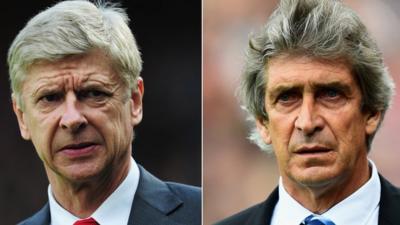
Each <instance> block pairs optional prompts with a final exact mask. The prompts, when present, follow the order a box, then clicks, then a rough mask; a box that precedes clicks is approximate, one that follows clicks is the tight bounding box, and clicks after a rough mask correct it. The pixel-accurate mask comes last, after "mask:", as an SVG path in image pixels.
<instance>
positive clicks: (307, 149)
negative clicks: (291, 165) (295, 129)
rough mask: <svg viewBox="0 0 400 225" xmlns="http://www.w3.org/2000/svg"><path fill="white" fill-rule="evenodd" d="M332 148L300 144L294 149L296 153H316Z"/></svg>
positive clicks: (328, 150)
mask: <svg viewBox="0 0 400 225" xmlns="http://www.w3.org/2000/svg"><path fill="white" fill-rule="evenodd" d="M331 151H332V149H330V148H327V147H325V146H302V147H300V148H298V149H296V150H295V152H294V153H295V154H298V155H318V154H324V153H329V152H331Z"/></svg>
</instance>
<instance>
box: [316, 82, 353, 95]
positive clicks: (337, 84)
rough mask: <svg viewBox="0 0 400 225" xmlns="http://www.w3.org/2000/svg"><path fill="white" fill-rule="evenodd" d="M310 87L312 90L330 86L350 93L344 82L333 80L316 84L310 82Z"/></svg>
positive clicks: (348, 86) (349, 88)
mask: <svg viewBox="0 0 400 225" xmlns="http://www.w3.org/2000/svg"><path fill="white" fill-rule="evenodd" d="M311 87H312V89H314V90H323V89H326V88H332V89H335V90H340V91H342V92H343V93H344V94H347V95H348V94H350V93H351V87H350V85H348V84H345V83H343V82H340V81H333V82H328V83H322V84H321V83H317V84H311Z"/></svg>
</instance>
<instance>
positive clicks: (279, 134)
mask: <svg viewBox="0 0 400 225" xmlns="http://www.w3.org/2000/svg"><path fill="white" fill-rule="evenodd" d="M270 121H273V122H270V124H269V126H268V129H269V132H270V135H271V141H272V145H273V146H274V148H277V149H282V150H283V149H287V148H288V145H289V142H290V139H291V137H292V135H293V129H294V119H293V117H292V116H290V115H285V116H280V115H271V116H270Z"/></svg>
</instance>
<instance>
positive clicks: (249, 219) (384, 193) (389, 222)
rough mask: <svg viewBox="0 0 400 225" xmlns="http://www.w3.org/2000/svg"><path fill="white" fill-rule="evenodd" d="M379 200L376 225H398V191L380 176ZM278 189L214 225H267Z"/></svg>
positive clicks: (399, 209) (399, 212)
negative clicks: (262, 200) (258, 202)
mask: <svg viewBox="0 0 400 225" xmlns="http://www.w3.org/2000/svg"><path fill="white" fill-rule="evenodd" d="M380 180H381V200H380V202H379V205H380V208H379V220H378V225H400V189H398V188H396V187H394V186H393V185H392V184H391V183H390V182H389V181H387V180H386V179H385V178H383V177H382V176H380ZM278 198H279V196H278V188H275V190H274V191H273V192H272V193H271V194H270V196H269V197H268V199H267V200H266V201H264V202H262V203H260V204H258V205H255V206H253V207H250V208H248V209H246V210H244V211H242V212H239V213H238V214H235V215H233V216H231V217H228V218H226V219H224V220H222V221H220V222H218V223H216V224H215V225H269V224H271V218H272V213H273V211H274V208H275V205H276V203H277V202H278Z"/></svg>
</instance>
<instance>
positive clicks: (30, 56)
mask: <svg viewBox="0 0 400 225" xmlns="http://www.w3.org/2000/svg"><path fill="white" fill-rule="evenodd" d="M128 22H129V18H128V16H127V14H126V12H125V11H124V10H123V9H122V8H119V7H118V6H117V5H115V4H110V3H105V2H104V1H98V2H97V3H95V4H93V3H91V2H89V1H85V0H78V1H63V2H60V3H58V4H56V5H54V6H52V7H50V8H48V9H46V10H44V11H42V12H40V13H39V14H37V15H36V16H35V17H33V18H32V19H31V20H30V21H29V22H28V23H27V24H26V26H25V27H24V28H23V29H22V30H21V31H20V32H19V34H18V35H17V37H16V38H15V39H14V41H13V43H12V45H11V47H10V49H9V51H8V65H9V73H10V82H11V88H12V92H13V95H14V97H15V98H16V101H17V104H18V105H19V106H20V107H22V105H21V104H22V103H23V102H22V99H21V93H20V92H21V88H22V84H23V82H24V79H25V78H26V73H27V71H28V70H29V67H30V66H31V65H33V64H34V63H35V62H38V61H56V60H60V59H62V58H64V57H67V56H70V55H79V54H85V53H88V52H90V51H91V50H95V49H100V50H102V51H103V52H104V53H105V54H107V55H108V56H109V57H110V59H111V61H112V63H113V65H114V67H115V69H116V70H117V72H118V74H119V75H120V76H121V78H122V81H123V82H125V83H126V84H127V86H128V87H129V88H130V89H135V88H136V86H137V82H136V81H137V78H138V77H139V75H140V71H141V70H142V60H141V57H140V52H139V50H138V47H137V45H136V41H135V39H134V37H133V34H132V32H131V30H130V29H129V27H128Z"/></svg>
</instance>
